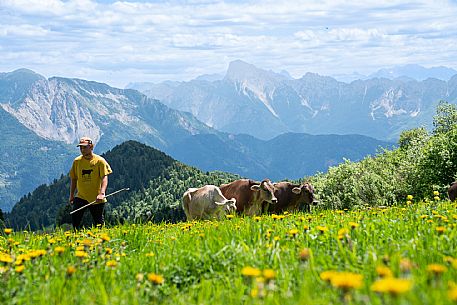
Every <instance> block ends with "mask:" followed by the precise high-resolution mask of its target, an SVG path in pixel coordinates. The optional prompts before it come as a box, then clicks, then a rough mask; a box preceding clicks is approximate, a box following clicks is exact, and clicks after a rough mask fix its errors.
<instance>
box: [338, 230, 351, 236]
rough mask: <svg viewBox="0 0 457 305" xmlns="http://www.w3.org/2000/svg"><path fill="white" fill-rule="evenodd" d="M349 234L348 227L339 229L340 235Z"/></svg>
mask: <svg viewBox="0 0 457 305" xmlns="http://www.w3.org/2000/svg"><path fill="white" fill-rule="evenodd" d="M347 234H349V230H348V229H346V228H342V229H339V230H338V235H343V236H344V235H347Z"/></svg>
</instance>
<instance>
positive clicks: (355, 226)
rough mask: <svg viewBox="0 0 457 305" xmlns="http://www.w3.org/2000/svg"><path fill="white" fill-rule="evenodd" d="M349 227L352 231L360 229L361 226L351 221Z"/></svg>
mask: <svg viewBox="0 0 457 305" xmlns="http://www.w3.org/2000/svg"><path fill="white" fill-rule="evenodd" d="M349 226H350V227H351V229H355V228H357V227H359V226H360V225H359V224H358V223H356V222H353V221H350V222H349Z"/></svg>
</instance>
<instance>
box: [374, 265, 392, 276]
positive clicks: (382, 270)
mask: <svg viewBox="0 0 457 305" xmlns="http://www.w3.org/2000/svg"><path fill="white" fill-rule="evenodd" d="M376 273H377V274H378V275H379V276H380V277H392V270H390V268H389V267H386V266H378V267H376Z"/></svg>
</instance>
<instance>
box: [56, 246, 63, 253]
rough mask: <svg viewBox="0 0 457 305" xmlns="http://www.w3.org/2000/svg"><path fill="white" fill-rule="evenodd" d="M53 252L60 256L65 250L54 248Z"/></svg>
mask: <svg viewBox="0 0 457 305" xmlns="http://www.w3.org/2000/svg"><path fill="white" fill-rule="evenodd" d="M54 252H55V253H57V254H62V253H63V252H65V248H64V247H55V249H54Z"/></svg>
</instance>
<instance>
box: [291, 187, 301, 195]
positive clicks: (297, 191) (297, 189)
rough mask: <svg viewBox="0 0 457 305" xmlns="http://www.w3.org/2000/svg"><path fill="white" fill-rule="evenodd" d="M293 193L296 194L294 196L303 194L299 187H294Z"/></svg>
mask: <svg viewBox="0 0 457 305" xmlns="http://www.w3.org/2000/svg"><path fill="white" fill-rule="evenodd" d="M292 193H294V194H300V193H301V188H299V187H294V188H293V189H292Z"/></svg>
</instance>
